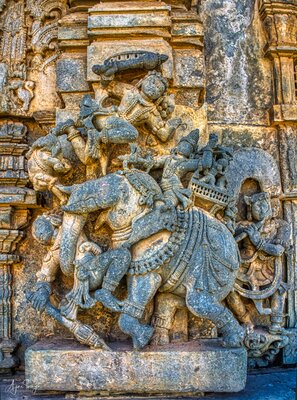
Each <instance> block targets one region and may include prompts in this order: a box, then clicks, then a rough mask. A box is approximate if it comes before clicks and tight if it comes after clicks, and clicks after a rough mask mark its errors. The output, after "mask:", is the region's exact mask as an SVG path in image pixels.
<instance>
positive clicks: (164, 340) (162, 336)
mask: <svg viewBox="0 0 297 400" xmlns="http://www.w3.org/2000/svg"><path fill="white" fill-rule="evenodd" d="M169 343H170V338H169V332H168V329H166V328H160V327H157V328H155V333H154V335H153V337H152V340H151V344H152V345H154V346H164V345H166V344H169Z"/></svg>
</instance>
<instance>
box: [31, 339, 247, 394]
mask: <svg viewBox="0 0 297 400" xmlns="http://www.w3.org/2000/svg"><path fill="white" fill-rule="evenodd" d="M113 349H114V351H110V352H106V351H98V350H91V349H86V348H84V347H83V346H79V345H76V344H74V343H73V342H70V343H69V344H67V343H62V344H60V345H59V344H57V343H55V344H52V345H51V344H49V343H44V344H42V343H37V344H36V345H34V346H32V347H31V348H29V349H28V350H27V352H26V381H27V386H28V388H30V389H35V390H59V391H90V390H94V391H98V392H108V393H110V394H119V393H138V394H162V393H179V394H182V393H183V394H186V393H197V392H238V391H240V390H243V388H244V387H245V382H246V368H247V364H246V362H247V358H246V351H245V350H244V349H232V350H231V349H226V348H223V347H222V346H221V343H220V341H218V340H208V341H207V340H205V341H200V342H198V343H194V342H191V343H184V344H178V345H171V346H168V347H166V346H164V347H160V348H148V349H146V350H145V351H139V352H138V351H137V352H135V351H133V350H132V349H131V347H130V345H127V344H124V343H122V344H120V343H118V344H115V345H114V346H113Z"/></svg>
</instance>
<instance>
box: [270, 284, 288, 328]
mask: <svg viewBox="0 0 297 400" xmlns="http://www.w3.org/2000/svg"><path fill="white" fill-rule="evenodd" d="M285 299H286V290H285V289H283V288H282V287H280V288H279V289H278V290H277V291H276V292H275V293H274V294H273V295H272V299H271V318H270V319H271V326H270V328H269V332H270V333H272V334H278V333H282V331H283V322H284V315H283V313H284V306H285Z"/></svg>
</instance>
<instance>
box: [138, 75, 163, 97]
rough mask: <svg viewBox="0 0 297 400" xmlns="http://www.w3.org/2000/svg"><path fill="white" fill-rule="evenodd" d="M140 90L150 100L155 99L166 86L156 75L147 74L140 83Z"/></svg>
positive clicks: (161, 94) (161, 93)
mask: <svg viewBox="0 0 297 400" xmlns="http://www.w3.org/2000/svg"><path fill="white" fill-rule="evenodd" d="M141 90H142V92H143V93H144V94H145V95H146V96H147V97H148V98H149V99H151V100H157V99H159V98H160V97H161V96H163V94H164V93H165V91H166V86H165V85H164V83H163V82H162V80H161V79H160V78H158V76H154V75H152V76H149V77H148V78H147V79H145V80H144V81H143V83H142V85H141Z"/></svg>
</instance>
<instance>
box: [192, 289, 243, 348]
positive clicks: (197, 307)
mask: <svg viewBox="0 0 297 400" xmlns="http://www.w3.org/2000/svg"><path fill="white" fill-rule="evenodd" d="M186 303H187V306H188V308H189V310H190V311H191V312H192V313H193V314H194V315H196V316H197V317H202V318H207V319H209V320H210V321H211V322H213V323H214V324H215V325H216V327H217V328H218V331H219V333H220V334H221V335H222V337H223V345H224V346H225V347H241V346H242V344H243V339H244V329H243V328H242V327H241V326H240V325H239V323H238V322H237V320H236V319H235V318H234V316H233V314H232V313H231V311H229V310H228V309H227V308H226V307H225V306H223V305H222V304H221V303H220V302H219V301H218V300H217V299H216V298H215V297H214V296H212V295H210V294H209V293H205V292H199V291H196V290H190V291H189V292H188V293H187V297H186Z"/></svg>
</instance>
